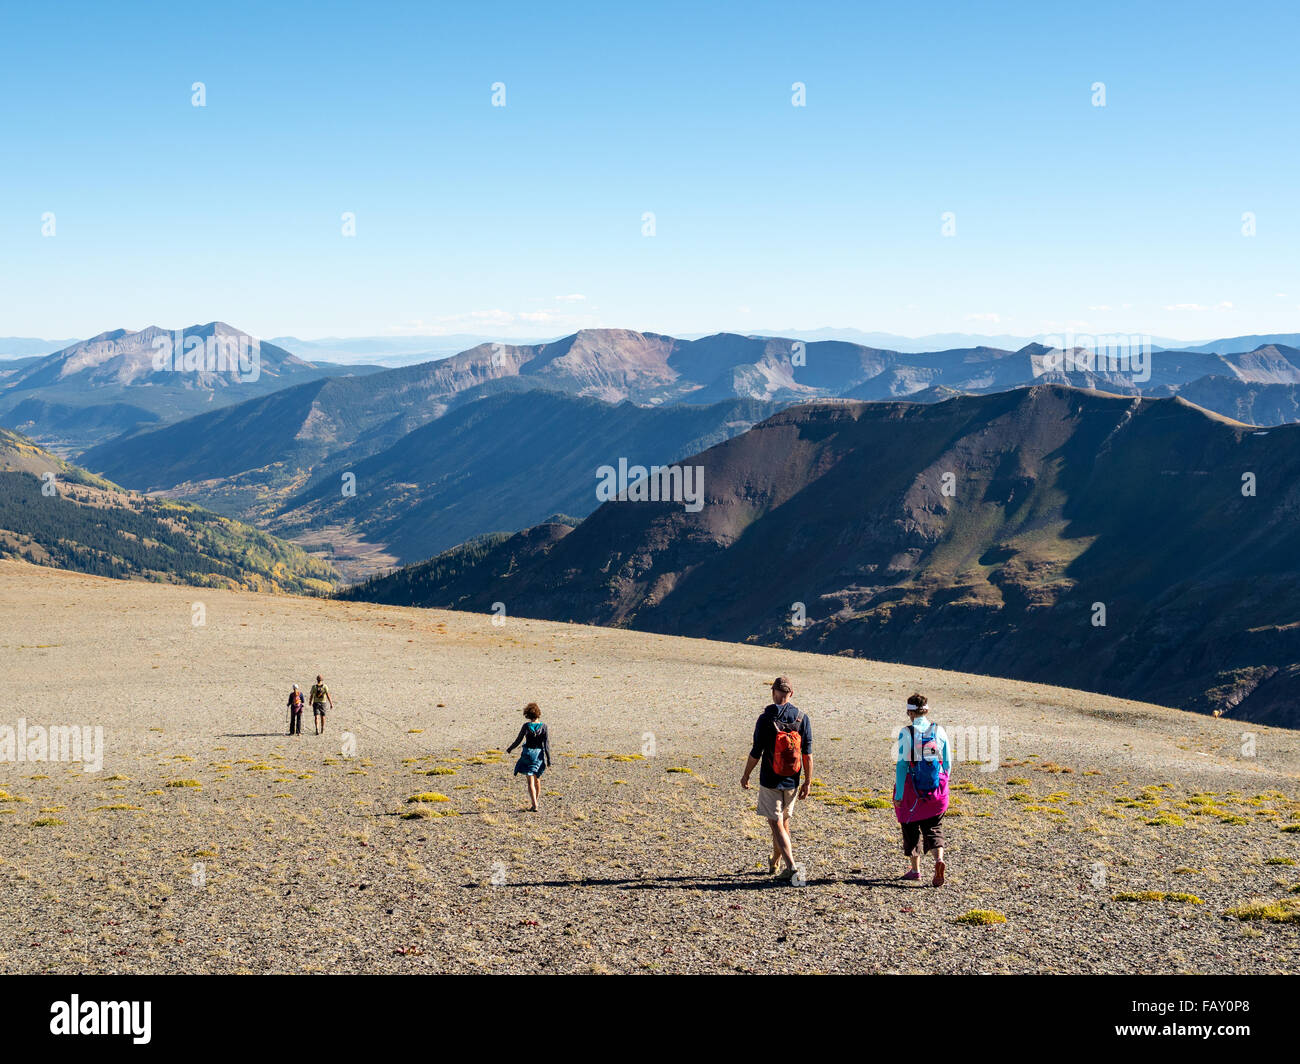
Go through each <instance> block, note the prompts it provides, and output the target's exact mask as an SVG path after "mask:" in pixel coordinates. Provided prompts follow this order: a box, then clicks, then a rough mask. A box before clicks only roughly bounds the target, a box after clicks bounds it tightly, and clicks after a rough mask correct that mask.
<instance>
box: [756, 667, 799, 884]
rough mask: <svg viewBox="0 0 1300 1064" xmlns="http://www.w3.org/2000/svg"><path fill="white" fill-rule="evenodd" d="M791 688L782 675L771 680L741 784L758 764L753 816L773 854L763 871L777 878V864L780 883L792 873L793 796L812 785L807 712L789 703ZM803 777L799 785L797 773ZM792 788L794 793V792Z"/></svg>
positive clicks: (792, 692) (793, 864)
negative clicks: (766, 830)
mask: <svg viewBox="0 0 1300 1064" xmlns="http://www.w3.org/2000/svg"><path fill="white" fill-rule="evenodd" d="M793 694H794V688H793V687H791V686H790V681H789V680H787V679H786V678H785V677H784V676H778V677H777V678H776V679H775V680H773V681H772V704H771V705H769V706H768V707H767V708H766V709H765V710H763V712H762V713H761V714H760V715H759V718H758V720H757V722H756V723H755V724H754V741H753V744H752V746H751V749H750V751H749V760H747V761H746V762H745V774H744V775H743V776H741V777H740V785H741V786H742V787H744V788H745V790H749V777H750V775H751V774H752V773H753V771H754V769H755V767H756V766H758V765H762V768H761V769H760V770H759V774H758V815H759V816H761V817H765V818H766V819H767V822H768V823H769V824H770V825H771V827H772V856H771V857H770V858H769V859H768V862H767V870H768V871H769V872H771V873H772V874H776V872H777V867H778V865H779V864H781V862H784V863H785V867H784V869H782V870H781V872H780V876H781V878H782V879H789V878H791V877H792V876H793V875H794V874H795V872H796V868H795V863H794V844H793V842H792V841H791V839H790V816H791V814H793V813H794V803H795V800H796V793H797V797H799V798H807V797H808V784H809V783H810V782H811V781H812V722H811V721H809V720H808V714H806V713H801V712H800V711H799V707H798V706H796V705H795V704H794V703H793V702H791V701H790V696H791V695H793ZM800 772H802V773H803V774H804V778H803V784H802V786H801V785H800V783H799V774H800ZM796 788H797V792H796Z"/></svg>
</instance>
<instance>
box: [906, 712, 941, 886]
mask: <svg viewBox="0 0 1300 1064" xmlns="http://www.w3.org/2000/svg"><path fill="white" fill-rule="evenodd" d="M929 705H930V701H929V699H928V698H926V697H925V695H921V694H915V695H912V697H911V698H909V699H908V700H907V716H908V720H909V721H910V723H909V724H908V725H907V726H906V727H905V728H903V729H902V730H901V731H900V732H899V733H898V750H897V757H896V759H895V760H896V762H897V769H896V771H895V773H894V815H895V816H897V817H898V823H899V825H900V826H901V827H902V829H903V853H904V854H906V855H907V859H908V861H910V862H911V866H912V867H911V868H910V869H909V870H908V872H907V873H906V874H905V875H904V876H903V878H904V879H912V880H915V879H920V878H921V853H922V844H924V852H925V853H929V852H930V851H931V850H933V851H934V886H936V887H942V886H943V876H944V872H945V871H946V870H947V865H945V864H944V861H943V814H944V813H946V812H947V811H948V775H949V773H950V772H952V756H951V754H950V753H949V750H948V736H947V733H946V732H944V730H943V729H942V728H941V727H939V725H937V724H933V723H931V722H930V718H929V717H928V716H927V711H928V708H929Z"/></svg>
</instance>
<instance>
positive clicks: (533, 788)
mask: <svg viewBox="0 0 1300 1064" xmlns="http://www.w3.org/2000/svg"><path fill="white" fill-rule="evenodd" d="M524 716H525V717H527V718H528V719H527V720H526V721H525V722H524V725H523V727H521V728H520V729H519V734H518V735H516V736H515V741H514V742H513V743H511V744H510V745H509V746H507V747H506V753H507V754H508V753H510V751H511V750H513V749H514V748H515V747H516V746H518V745H519V744H520V743H523V744H524V748H523V749H522V750H520V751H519V760H518V761H516V762H515V775H516V776H518V775H520V774H521V773H522V774H523V777H524V782H525V783H527V784H528V800H529V801H530V802H532V809H531V810H529V811H530V812H533V813H535V812H537V799H538V797H539V796H540V795H541V792H542V783H541V778H542V773H543V772H545V771H546V770H547V769H548V768H550V766H551V737H550V733H549V732H547V730H546V725H545V724H543V723H542V719H541V718H542V711H541V710H540V709H538V708H537V703H536V702H529V703H528V705H526V706H524Z"/></svg>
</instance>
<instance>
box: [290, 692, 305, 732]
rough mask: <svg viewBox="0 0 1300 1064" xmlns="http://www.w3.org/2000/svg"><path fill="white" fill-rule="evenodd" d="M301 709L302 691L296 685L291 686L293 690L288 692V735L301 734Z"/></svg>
mask: <svg viewBox="0 0 1300 1064" xmlns="http://www.w3.org/2000/svg"><path fill="white" fill-rule="evenodd" d="M302 707H303V697H302V690H301V689H300V688H299V687H298V685H297V684H294V685H293V690H292V691H290V692H289V734H290V735H301V734H302Z"/></svg>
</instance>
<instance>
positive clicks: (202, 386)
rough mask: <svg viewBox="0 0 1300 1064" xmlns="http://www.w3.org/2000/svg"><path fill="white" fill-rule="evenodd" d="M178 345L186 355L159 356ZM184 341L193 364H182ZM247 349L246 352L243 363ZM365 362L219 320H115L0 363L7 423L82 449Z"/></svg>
mask: <svg viewBox="0 0 1300 1064" xmlns="http://www.w3.org/2000/svg"><path fill="white" fill-rule="evenodd" d="M172 349H175V350H176V351H177V352H180V353H181V357H180V358H179V359H176V360H171V359H167V358H163V357H160V355H166V353H167V352H168V351H170V350H172ZM186 351H189V352H190V353H191V357H192V358H193V359H194V361H195V363H196V364H195V365H194V368H191V369H186V368H185V365H186V363H185V362H184V358H185V354H184V353H185V352H186ZM240 351H244V352H246V353H247V357H246V362H245V365H244V366H243V367H242V368H241V367H240V365H239V364H238V357H239V352H240ZM231 356H233V359H234V361H233V364H232V362H231ZM160 363H165V368H158V366H159V364H160ZM6 366H7V370H6V368H5V367H6ZM368 372H373V368H372V367H364V366H363V367H355V366H340V365H333V364H323V365H320V366H317V365H315V364H313V363H311V362H307V361H305V360H303V359H301V358H299V357H298V356H297V355H294V354H292V353H290V352H289V351H286V350H284V349H283V348H281V347H277V346H276V345H275V344H271V343H261V342H259V341H257V340H255V339H254V338H253V337H252V336H249V335H248V334H247V333H244V332H241V331H240V330H238V329H234V328H232V327H231V326H229V325H226V324H225V323H224V322H219V321H217V322H209V323H208V324H206V325H196V326H191V327H189V328H186V329H181V330H168V329H161V328H158V327H157V326H150V327H149V328H147V329H141V330H139V331H135V332H132V331H129V330H126V329H115V330H113V331H111V332H105V333H100V334H99V335H98V336H93V337H91V338H90V339H89V340H83V341H80V342H78V343H74V344H72V345H70V346H68V347H64V348H62V349H60V350H58V351H55V352H53V353H52V354H49V355H45V356H44V357H28V358H24V359H21V360H19V361H17V362H11V363H7V364H0V426H3V427H6V428H10V429H14V430H17V431H19V432H23V433H25V434H27V435H30V436H31V437H32V438H34V439H36V440H38V441H39V442H41V443H43V444H44V445H46V446H49V447H51V448H53V449H55V450H57V451H59V452H62V453H65V454H75V453H76V452H78V451H81V450H84V449H86V448H87V447H91V446H94V445H95V444H97V443H102V442H103V441H104V440H106V439H108V438H110V437H112V436H116V435H119V434H121V433H124V432H130V431H132V430H134V429H138V428H141V427H148V426H153V425H156V424H160V423H166V422H170V421H176V420H179V419H181V418H184V417H189V416H191V415H193V414H197V413H199V412H201V411H204V410H207V409H210V408H211V407H213V406H224V405H229V404H234V403H237V402H240V401H241V400H244V399H248V398H250V397H253V396H258V395H265V394H267V393H269V392H273V391H276V390H278V389H281V388H284V387H286V386H288V385H291V384H296V383H299V382H302V381H309V380H316V379H323V378H327V377H332V376H338V375H340V374H352V373H368Z"/></svg>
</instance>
